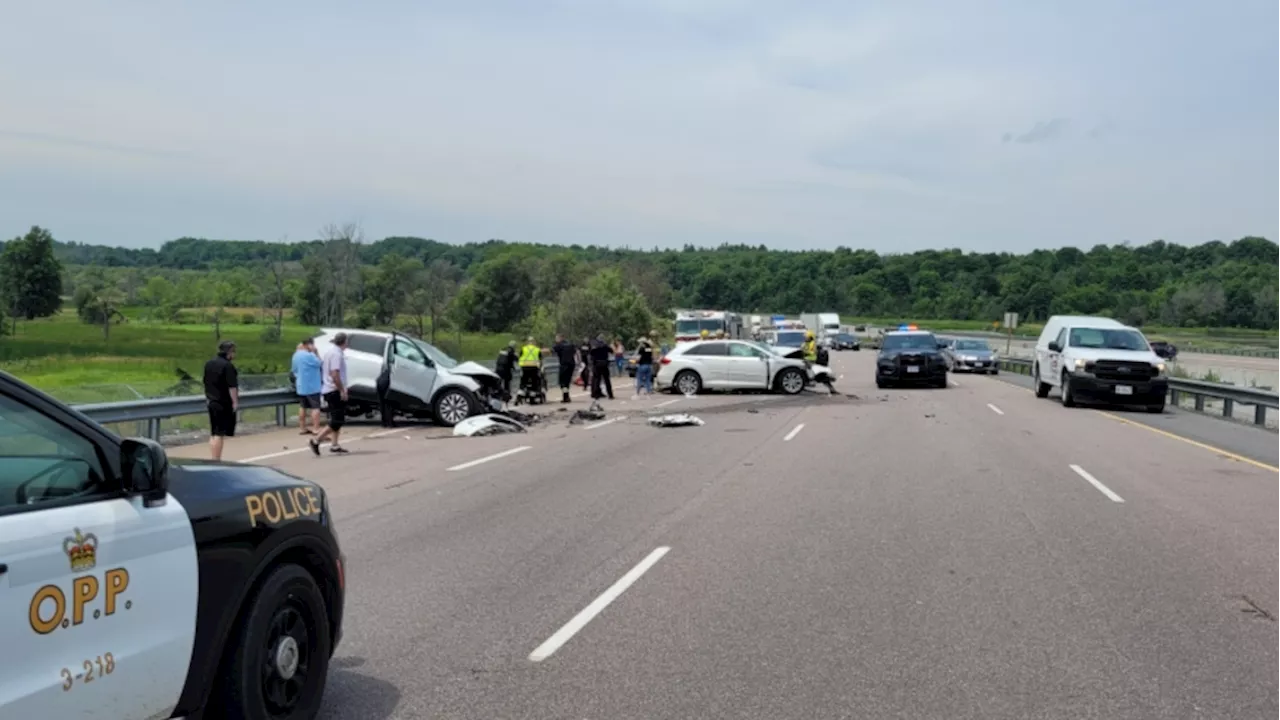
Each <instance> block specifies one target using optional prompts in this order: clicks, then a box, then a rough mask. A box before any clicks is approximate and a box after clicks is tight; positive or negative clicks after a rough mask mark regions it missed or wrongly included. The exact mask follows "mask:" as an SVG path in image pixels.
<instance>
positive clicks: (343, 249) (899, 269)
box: [0, 225, 1280, 337]
mask: <svg viewBox="0 0 1280 720" xmlns="http://www.w3.org/2000/svg"><path fill="white" fill-rule="evenodd" d="M32 253H35V254H36V255H39V254H41V253H44V254H45V255H48V259H47V261H40V260H38V259H37V260H32ZM11 254H12V255H14V256H15V259H14V260H12V261H6V260H5V259H4V258H6V257H9V256H10V255H11ZM1278 254H1280V253H1278V251H1277V246H1276V244H1275V243H1274V242H1272V241H1270V240H1268V239H1265V238H1260V237H1245V238H1241V239H1239V240H1235V241H1232V242H1221V241H1213V242H1206V243H1203V244H1201V245H1196V246H1184V245H1178V244H1173V243H1166V242H1163V241H1158V240H1157V241H1154V242H1151V243H1148V244H1145V245H1140V246H1131V245H1128V244H1122V245H1095V246H1093V247H1092V248H1090V249H1088V250H1087V251H1085V250H1081V249H1077V248H1062V249H1058V250H1035V251H1032V252H1030V253H1026V254H1013V253H972V252H969V253H966V252H963V251H961V250H956V249H950V250H925V251H919V252H914V253H903V254H887V255H881V254H878V253H876V252H873V251H870V250H852V249H849V248H837V249H836V250H834V251H816V250H814V251H781V250H770V249H768V248H765V247H763V246H746V245H724V246H721V247H717V248H695V247H691V246H687V247H684V248H682V249H679V250H652V251H644V250H634V249H627V248H607V247H599V246H585V247H584V246H579V245H570V246H554V245H533V244H527V243H510V242H505V241H501V240H490V241H488V242H484V243H470V244H463V245H454V244H448V243H443V242H438V241H435V240H429V239H423V238H415V237H389V238H385V239H382V240H378V241H376V242H367V241H366V240H365V238H364V237H363V234H362V232H361V230H360V228H359V227H358V226H356V225H341V226H339V225H330V226H327V227H325V228H324V229H323V230H322V232H321V233H320V237H318V238H317V239H315V240H310V241H306V242H298V243H284V242H263V241H243V240H207V239H198V238H181V239H178V240H173V241H170V242H167V243H165V244H164V245H163V246H161V247H160V248H159V249H158V250H155V249H127V248H110V247H104V246H95V245H84V244H77V243H59V242H57V241H55V240H53V239H52V237H51V236H49V233H48V232H47V231H45V230H42V229H40V228H33V229H32V231H31V232H29V233H28V234H27V235H26V236H24V237H21V238H15V239H14V240H12V241H10V242H9V243H6V244H5V246H4V248H3V251H0V293H2V294H3V297H4V299H5V302H4V303H3V305H4V308H5V311H6V312H7V313H9V314H10V315H11V316H16V317H22V318H30V317H38V316H40V315H41V313H43V312H45V311H46V310H48V307H49V306H48V298H49V293H50V292H53V291H52V290H51V288H54V287H55V286H56V289H57V292H58V293H61V294H62V295H64V296H68V295H69V296H72V297H73V298H74V299H75V302H76V307H77V309H78V311H79V312H80V313H81V316H82V318H84V319H85V321H86V322H94V323H106V325H109V323H110V320H109V316H110V314H111V312H112V311H113V310H114V308H116V307H117V306H120V305H131V306H139V305H140V306H144V307H146V308H148V312H149V313H153V314H154V316H155V317H156V318H157V319H164V320H168V321H174V322H181V321H183V320H184V318H183V313H187V312H189V311H188V310H187V309H189V308H203V309H204V311H203V312H204V313H205V316H204V317H202V318H201V321H212V322H215V323H217V322H219V320H218V318H217V315H218V313H220V311H221V309H222V308H229V307H253V308H262V310H263V315H264V316H265V317H268V318H272V317H274V318H279V317H281V316H282V314H283V312H284V310H285V309H286V308H288V309H290V310H291V311H292V312H294V313H295V314H296V315H297V316H298V317H299V318H300V319H301V320H302V321H303V322H305V323H309V324H314V325H325V324H340V323H356V324H361V325H365V326H375V325H388V324H392V323H398V324H402V325H405V324H407V325H408V326H409V327H410V328H411V329H415V330H417V331H419V332H420V333H421V334H424V335H429V334H431V333H432V332H435V331H436V330H437V329H438V328H441V329H442V328H446V327H448V328H456V329H464V330H471V331H479V330H485V331H515V332H525V331H536V332H539V333H549V332H553V331H554V329H556V328H560V329H564V330H566V331H568V332H571V333H574V334H575V335H578V334H582V333H588V332H589V333H594V332H596V331H606V332H610V333H613V332H618V333H621V334H624V336H627V337H633V336H634V335H635V334H638V333H640V332H644V331H645V330H647V329H649V328H648V327H647V326H650V325H653V324H655V323H657V322H660V321H661V319H663V318H666V317H669V314H670V310H671V309H672V308H673V307H706V308H721V309H729V310H736V311H739V312H760V313H770V312H780V313H798V312H805V311H835V312H839V313H841V314H844V315H849V316H855V317H858V316H861V317H901V318H904V319H954V320H984V321H994V320H998V319H1000V317H1001V316H1002V315H1003V313H1004V312H1006V311H1014V312H1018V313H1019V314H1020V315H1021V317H1022V318H1023V319H1024V320H1027V321H1040V320H1044V319H1045V318H1047V317H1048V316H1049V315H1053V314H1063V313H1073V314H1075V313H1078V314H1102V315H1110V316H1113V317H1116V318H1117V319H1119V320H1122V321H1124V322H1127V323H1130V324H1133V325H1139V326H1140V325H1143V324H1161V325H1169V326H1185V327H1244V328H1259V329H1275V328H1276V327H1277V306H1278V305H1280V295H1278V291H1277V283H1276V278H1277V256H1278ZM33 267H43V268H45V270H42V271H39V272H34V274H33V271H32V268H33ZM51 267H52V268H56V272H53V273H52V274H51V273H50V272H49V270H48V268H51ZM6 268H20V269H21V272H18V271H17V270H9V269H6ZM55 279H56V282H55ZM37 287H38V288H43V289H42V290H40V291H39V292H37V291H36V289H35V288H37ZM41 293H43V294H41ZM41 298H43V299H41ZM602 309H603V311H602ZM278 322H279V320H278V319H277V321H276V323H277V327H278ZM605 322H608V323H610V325H609V326H607V327H596V326H598V325H601V324H602V323H605ZM106 325H104V327H106ZM106 331H109V330H106Z"/></svg>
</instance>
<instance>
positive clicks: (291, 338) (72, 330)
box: [0, 310, 511, 403]
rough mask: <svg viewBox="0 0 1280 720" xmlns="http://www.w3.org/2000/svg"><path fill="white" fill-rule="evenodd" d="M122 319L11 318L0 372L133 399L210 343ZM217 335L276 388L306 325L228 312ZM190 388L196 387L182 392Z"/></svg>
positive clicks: (243, 366)
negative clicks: (278, 331)
mask: <svg viewBox="0 0 1280 720" xmlns="http://www.w3.org/2000/svg"><path fill="white" fill-rule="evenodd" d="M124 314H125V316H126V318H127V320H126V321H124V322H122V323H119V324H116V325H113V326H112V327H111V338H110V340H103V337H102V328H101V327H98V326H94V325H86V324H84V323H82V322H80V320H79V319H78V318H77V317H76V315H75V313H74V311H71V310H63V311H62V313H61V314H59V315H57V316H55V317H52V318H47V319H42V320H36V321H32V322H20V323H18V329H17V333H16V334H15V335H13V336H4V337H0V370H4V371H6V372H8V373H11V374H13V375H16V376H17V377H19V378H21V379H22V380H24V381H26V382H28V383H31V384H32V385H34V386H36V387H38V388H40V389H42V390H45V391H46V392H49V393H50V394H52V395H55V396H56V397H58V398H59V399H62V400H64V401H65V402H71V403H85V402H106V401H112V400H128V399H133V398H138V397H161V396H164V395H169V394H172V392H170V391H171V390H173V389H174V386H175V385H177V384H178V382H179V379H180V373H179V371H180V370H181V371H185V372H186V373H188V374H190V375H192V376H194V377H196V378H197V379H198V378H199V376H200V372H201V370H202V368H203V367H204V363H205V361H206V360H208V359H209V358H210V357H212V356H213V354H214V352H216V348H217V340H216V338H215V336H214V331H213V326H212V325H211V324H207V323H201V324H169V323H157V322H149V321H147V320H145V319H144V315H143V314H142V313H141V312H140V311H136V310H126V311H125V313H124ZM227 316H228V317H227V318H226V319H224V321H223V323H222V337H223V338H224V339H230V340H234V341H235V342H236V345H237V354H236V365H237V367H238V368H239V369H240V374H241V377H243V378H247V379H249V382H247V383H246V389H253V387H252V386H253V384H254V380H253V378H254V377H255V376H274V377H270V378H267V377H263V378H261V379H259V380H258V383H265V384H267V385H271V384H275V386H279V381H280V376H281V375H282V374H285V373H288V371H289V360H290V357H291V356H292V354H293V349H294V347H295V345H296V344H297V342H298V340H300V339H302V338H303V337H305V336H307V335H308V334H310V333H311V332H312V331H313V330H314V328H310V327H306V326H303V325H300V324H298V323H297V322H295V321H294V320H293V318H292V317H288V316H286V319H285V323H284V326H283V337H282V339H281V341H280V342H278V343H268V342H265V341H263V339H262V333H263V330H264V328H265V327H266V325H264V324H259V323H257V322H249V321H247V320H245V319H243V318H245V317H248V318H250V319H254V320H256V316H255V314H254V313H253V312H252V311H249V310H243V311H240V310H228V311H227ZM510 339H511V338H510V337H508V336H506V335H487V334H486V335H482V334H475V333H463V334H462V336H461V342H460V343H459V341H458V336H457V335H455V334H453V333H449V334H448V335H447V336H442V337H441V338H439V340H440V342H439V345H440V347H441V349H442V350H444V351H445V352H447V353H449V354H450V355H452V356H453V357H456V358H458V359H459V360H479V361H487V360H490V359H492V358H493V357H494V356H496V355H497V353H498V349H499V348H500V347H501V346H502V345H504V344H506V342H507V341H508V340H510ZM196 391H198V387H197V388H196V389H195V390H191V391H190V392H196Z"/></svg>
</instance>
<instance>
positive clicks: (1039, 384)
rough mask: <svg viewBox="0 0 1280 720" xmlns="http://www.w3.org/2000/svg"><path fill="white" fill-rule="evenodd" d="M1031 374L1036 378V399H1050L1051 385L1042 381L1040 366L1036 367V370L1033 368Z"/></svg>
mask: <svg viewBox="0 0 1280 720" xmlns="http://www.w3.org/2000/svg"><path fill="white" fill-rule="evenodd" d="M1031 374H1032V375H1033V376H1034V377H1035V381H1036V397H1038V398H1047V397H1049V383H1047V382H1044V381H1043V380H1041V379H1040V366H1039V365H1036V366H1035V367H1034V368H1032V371H1031Z"/></svg>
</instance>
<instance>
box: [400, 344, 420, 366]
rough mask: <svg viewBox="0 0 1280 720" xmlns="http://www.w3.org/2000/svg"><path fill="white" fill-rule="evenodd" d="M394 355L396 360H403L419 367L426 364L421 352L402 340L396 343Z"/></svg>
mask: <svg viewBox="0 0 1280 720" xmlns="http://www.w3.org/2000/svg"><path fill="white" fill-rule="evenodd" d="M395 354H396V357H398V358H404V359H405V360H409V361H411V362H416V363H418V364H419V365H426V364H427V358H426V356H425V355H423V354H422V351H421V350H419V349H418V348H417V347H415V346H414V345H411V344H409V343H407V342H405V341H403V340H397V341H396V349H395Z"/></svg>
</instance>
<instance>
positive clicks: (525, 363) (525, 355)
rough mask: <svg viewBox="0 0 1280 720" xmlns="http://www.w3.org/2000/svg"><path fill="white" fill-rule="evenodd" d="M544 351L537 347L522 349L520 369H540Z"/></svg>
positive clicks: (526, 346)
mask: <svg viewBox="0 0 1280 720" xmlns="http://www.w3.org/2000/svg"><path fill="white" fill-rule="evenodd" d="M541 356H542V350H540V349H538V346H537V345H525V346H524V347H522V348H520V367H538V360H539V359H540V358H541Z"/></svg>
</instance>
